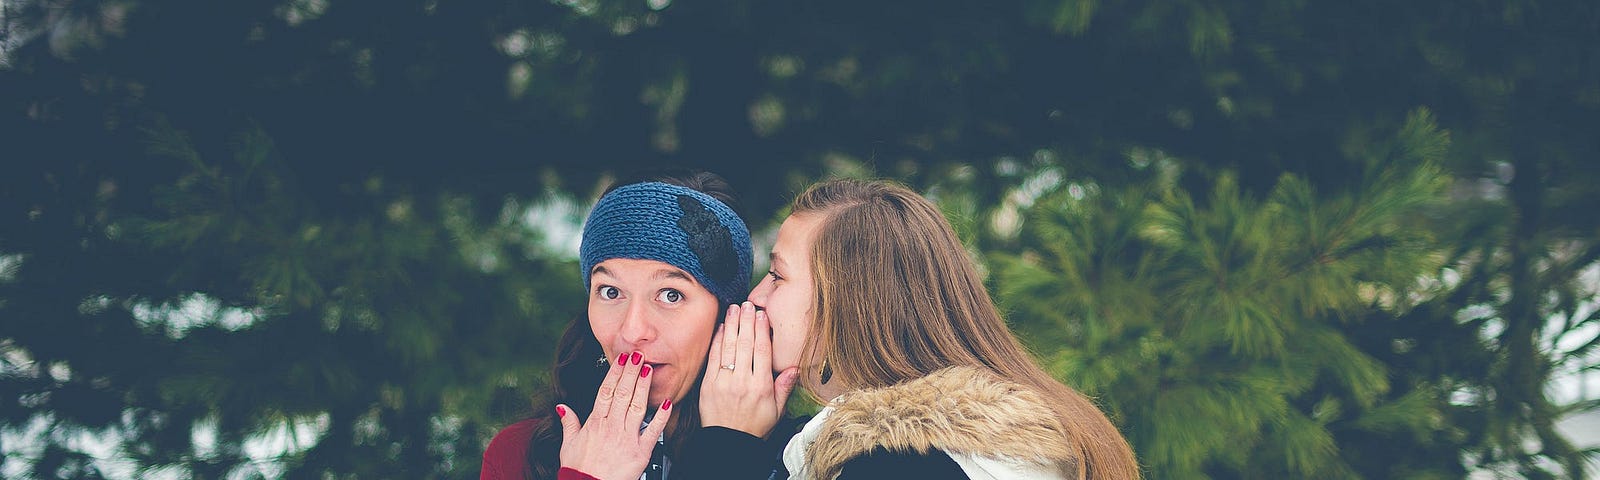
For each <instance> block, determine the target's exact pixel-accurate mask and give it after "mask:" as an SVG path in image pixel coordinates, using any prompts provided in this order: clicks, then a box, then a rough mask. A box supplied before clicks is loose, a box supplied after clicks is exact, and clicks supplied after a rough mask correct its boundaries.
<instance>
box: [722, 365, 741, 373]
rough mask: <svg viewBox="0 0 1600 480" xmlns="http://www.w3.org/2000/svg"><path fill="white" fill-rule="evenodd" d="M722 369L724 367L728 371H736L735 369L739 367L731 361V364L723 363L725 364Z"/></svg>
mask: <svg viewBox="0 0 1600 480" xmlns="http://www.w3.org/2000/svg"><path fill="white" fill-rule="evenodd" d="M722 369H723V370H727V371H730V372H731V371H734V370H736V369H738V367H737V366H735V365H734V364H731V363H730V364H727V365H723V366H722Z"/></svg>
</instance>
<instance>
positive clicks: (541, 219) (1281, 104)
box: [0, 0, 1600, 478]
mask: <svg viewBox="0 0 1600 480" xmlns="http://www.w3.org/2000/svg"><path fill="white" fill-rule="evenodd" d="M1595 132H1600V4H1596V3H1595V2H1589V1H1583V0H1501V1H1490V2H1455V1H1446V0H1423V1H1416V2H1405V3H1398V4H1397V3H1393V2H1374V1H1366V0H1359V1H1347V2H1332V1H1321V2H1310V1H1285V2H1271V3H1260V2H1241V1H1237V0H1180V1H1170V2H1120V1H1095V0H1010V1H1001V2H950V1H938V2H914V3H912V2H845V1H838V0H821V1H813V2H788V3H783V2H776V3H771V2H766V3H763V2H756V3H750V2H731V1H714V2H676V3H675V2H672V1H671V0H648V1H643V2H638V1H629V2H619V1H612V0H557V1H553V2H540V1H533V2H494V1H483V0H459V1H452V2H440V1H438V0H402V1H387V0H386V1H362V0H240V1H233V2H215V1H208V0H4V2H3V3H0V454H3V456H0V475H5V476H19V477H23V478H101V477H103V476H106V475H110V476H113V477H127V476H130V475H132V476H139V477H144V476H157V475H162V474H166V475H172V476H178V477H194V478H251V477H257V476H264V477H279V476H281V477H290V478H304V477H312V478H334V477H336V478H348V477H356V478H472V477H473V476H475V475H476V471H477V466H478V458H479V455H480V454H481V450H482V446H483V444H484V442H485V441H486V440H487V438H488V437H489V436H490V435H492V434H493V432H494V431H495V430H496V429H497V428H498V427H499V426H501V425H504V424H505V423H506V422H507V421H509V420H512V419H515V418H516V417H517V416H518V415H520V414H522V413H524V410H525V409H526V408H527V405H528V403H527V398H528V396H529V395H532V394H534V393H535V392H537V391H538V389H539V383H540V381H541V379H540V375H541V374H542V372H543V371H544V370H545V366H546V364H547V362H548V361H549V359H550V357H551V352H550V349H551V347H552V346H553V343H554V339H555V336H556V335H557V334H558V333H559V329H560V328H561V327H562V326H563V324H564V323H566V322H567V321H568V320H569V319H571V318H572V317H573V316H574V315H576V314H577V313H578V312H579V311H580V309H581V308H582V301H581V300H582V298H583V297H582V292H581V287H580V285H581V284H580V283H579V279H578V276H577V271H576V266H575V263H576V262H575V261H574V260H573V259H572V258H570V255H571V253H570V252H569V251H567V250H568V246H567V243H565V242H567V241H568V240H569V239H568V238H567V237H566V236H565V235H567V233H569V232H567V231H568V230H570V229H571V228H574V227H575V224H576V223H577V222H579V221H581V218H582V214H583V208H584V206H585V204H586V203H587V201H589V200H591V199H592V197H593V196H594V194H595V193H596V192H597V191H598V189H599V188H602V187H603V186H604V184H605V183H606V182H608V181H610V180H609V179H610V178H612V177H613V176H615V175H617V174H627V173H630V172H632V171H635V170H638V169H640V168H644V167H649V166H655V165H659V164H664V163H666V164H676V165H682V166H691V167H700V168H707V169H710V170H712V171H715V172H717V173H719V174H722V175H724V176H726V177H728V178H729V179H730V180H731V181H732V182H733V184H734V185H735V186H736V187H738V188H739V189H740V190H741V192H742V193H743V195H744V197H745V200H746V202H745V208H744V212H743V213H744V214H745V216H746V217H747V219H748V220H749V221H750V222H751V224H752V226H753V227H754V228H755V229H756V230H758V231H761V230H765V231H766V232H767V233H766V235H770V229H771V228H773V227H774V226H775V225H776V224H777V222H778V221H779V219H780V217H779V216H778V215H779V214H780V213H781V207H782V205H783V203H784V202H785V201H786V200H787V199H788V196H789V195H791V194H792V193H794V192H795V191H797V190H798V189H799V188H802V187H803V186H804V185H805V184H806V183H808V182H810V181H812V180H814V179H817V178H819V177H821V176H825V175H858V176H864V175H876V176H889V177H895V178H900V179H902V180H905V181H907V182H908V183H911V184H912V185H913V186H915V187H917V188H919V189H921V190H922V191H924V192H926V193H927V195H928V196H929V197H931V198H934V199H935V200H937V201H938V202H940V204H941V206H942V207H944V208H945V210H946V212H947V213H948V214H949V215H950V216H951V219H952V221H953V223H954V224H955V225H956V227H957V229H958V230H959V231H960V233H961V234H962V236H963V238H964V239H967V240H968V241H969V242H970V244H971V246H972V248H973V250H974V256H975V257H976V258H979V259H981V260H982V261H983V263H984V267H985V268H986V270H987V271H988V272H989V273H990V277H989V279H990V281H991V283H992V287H993V288H994V290H995V292H996V294H997V295H998V296H999V297H1000V298H1001V299H1002V301H1003V303H1004V304H1005V306H1006V308H1007V309H1008V311H1009V313H1010V315H1009V318H1010V320H1011V321H1012V322H1013V324H1014V326H1015V328H1016V330H1017V331H1018V332H1019V333H1021V334H1023V336H1024V338H1026V339H1027V341H1028V342H1029V343H1030V345H1031V346H1032V347H1033V348H1034V349H1035V350H1036V352H1037V353H1038V354H1039V356H1040V358H1041V359H1042V361H1043V362H1044V363H1045V364H1046V365H1047V366H1048V367H1049V368H1050V369H1051V370H1052V371H1054V372H1055V373H1057V374H1058V375H1059V376H1060V378H1061V379H1062V380H1063V381H1065V382H1068V383H1069V384H1072V385H1075V386H1078V387H1079V388H1082V389H1084V390H1085V391H1087V392H1090V393H1091V394H1092V395H1095V396H1097V397H1098V398H1099V399H1101V400H1102V401H1103V404H1104V405H1105V407H1106V408H1107V410H1108V411H1110V412H1112V413H1113V416H1114V419H1115V420H1116V421H1117V422H1118V423H1119V425H1121V426H1122V427H1123V428H1124V431H1125V432H1126V433H1127V435H1128V436H1129V438H1130V439H1131V440H1132V441H1133V443H1134V447H1135V449H1136V452H1137V453H1138V455H1139V457H1140V459H1141V461H1142V462H1143V463H1144V464H1145V465H1146V466H1147V467H1148V470H1147V471H1148V473H1149V476H1150V477H1151V478H1278V477H1287V478H1321V477H1338V478H1353V477H1364V478H1459V477H1462V476H1464V475H1466V474H1467V473H1468V472H1470V471H1479V470H1483V471H1488V472H1491V473H1495V474H1499V475H1504V476H1517V477H1526V478H1555V477H1570V478H1583V477H1588V476H1590V470H1592V466H1586V465H1585V463H1584V462H1585V461H1586V459H1587V458H1589V457H1590V456H1592V454H1593V453H1594V451H1593V450H1592V449H1587V450H1586V449H1584V448H1580V447H1576V446H1573V445H1571V444H1570V443H1569V442H1568V441H1567V440H1566V439H1564V438H1562V437H1561V435H1560V434H1559V433H1558V432H1556V431H1555V430H1554V429H1553V422H1554V421H1555V420H1556V419H1559V418H1562V417H1563V416H1565V415H1568V414H1571V413H1574V412H1581V411H1592V410H1593V409H1594V407H1595V406H1596V405H1595V403H1594V402H1593V400H1589V401H1577V402H1572V401H1570V399H1563V398H1559V397H1557V396H1554V395H1552V393H1551V391H1550V389H1551V385H1552V379H1553V378H1556V377H1559V376H1564V375H1573V374H1578V373H1583V372H1592V371H1593V370H1595V369H1596V365H1597V364H1600V362H1597V359H1600V353H1597V352H1596V351H1595V350H1596V348H1597V347H1596V346H1597V345H1600V335H1597V332H1600V301H1597V297H1600V293H1597V289H1600V286H1597V284H1600V215H1595V214H1594V210H1595V208H1596V207H1600V186H1597V185H1600V161H1597V156H1600V135H1596V134H1595ZM288 438H298V439H300V440H301V441H300V442H288V441H287V440H285V439H288ZM286 444H288V445H290V446H291V447H293V448H285V445H286ZM262 445H267V447H262ZM262 448H265V450H266V451H258V449H262ZM104 452H111V455H114V456H117V457H119V458H122V459H125V461H124V464H125V465H123V466H127V467H128V468H131V469H132V470H131V471H122V470H128V469H127V468H123V467H122V466H116V465H111V464H110V463H108V462H106V461H105V460H104V459H99V460H96V459H95V458H93V457H94V456H96V455H100V454H103V453H104ZM108 465H110V466H108ZM118 469H121V470H118Z"/></svg>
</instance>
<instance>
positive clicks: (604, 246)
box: [578, 182, 752, 304]
mask: <svg viewBox="0 0 1600 480" xmlns="http://www.w3.org/2000/svg"><path fill="white" fill-rule="evenodd" d="M612 258H631V259H640V260H655V261H659V262H662V263H666V264H668V265H672V266H674V267H678V268H679V269H682V270H683V271H684V272H687V273H688V274H689V275H691V276H693V277H694V278H695V280H696V281H698V282H700V285H701V286H704V287H705V288H706V290H708V291H710V292H711V294H712V295H715V296H716V297H717V299H718V300H720V301H722V303H724V304H730V303H738V302H739V301H741V300H743V299H744V298H745V297H746V294H747V289H748V288H749V286H750V270H751V268H752V267H751V252H750V230H749V229H748V228H746V227H745V225H744V220H741V219H740V218H739V215H738V214H736V213H734V212H733V209H732V208H729V207H728V206H727V205H726V204H723V203H722V202H721V201H719V200H717V199H715V198H712V197H711V196H710V195H706V194H705V193H702V192H700V191H697V190H694V189H691V188H686V187H680V186H677V185H671V184H666V183H660V182H644V183H635V184H630V185H624V186H622V187H618V188H616V189H615V190H612V191H611V192H610V193H607V194H606V195H605V196H604V197H601V198H600V201H599V202H598V203H596V204H595V206H594V210H591V211H589V218H588V220H585V221H584V223H583V243H582V245H581V246H579V247H578V259H579V263H580V267H581V268H583V272H582V274H583V286H584V289H585V290H587V289H589V288H590V285H589V273H590V272H591V271H592V270H594V266H595V265H597V264H599V263H600V262H603V261H606V260H608V259H612Z"/></svg>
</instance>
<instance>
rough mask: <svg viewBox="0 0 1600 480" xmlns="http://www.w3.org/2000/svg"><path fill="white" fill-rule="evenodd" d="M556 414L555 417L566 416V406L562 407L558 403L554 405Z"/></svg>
mask: <svg viewBox="0 0 1600 480" xmlns="http://www.w3.org/2000/svg"><path fill="white" fill-rule="evenodd" d="M556 416H557V417H561V418H566V416H567V409H566V408H562V406H560V405H556Z"/></svg>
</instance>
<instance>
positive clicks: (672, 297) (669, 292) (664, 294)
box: [656, 288, 683, 303]
mask: <svg viewBox="0 0 1600 480" xmlns="http://www.w3.org/2000/svg"><path fill="white" fill-rule="evenodd" d="M656 300H659V301H661V302H664V303H678V302H681V301H683V292H680V291H677V290H674V289H671V288H666V289H662V290H661V293H658V294H656Z"/></svg>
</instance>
